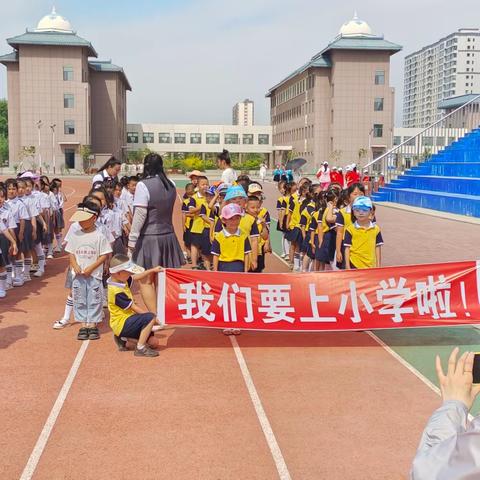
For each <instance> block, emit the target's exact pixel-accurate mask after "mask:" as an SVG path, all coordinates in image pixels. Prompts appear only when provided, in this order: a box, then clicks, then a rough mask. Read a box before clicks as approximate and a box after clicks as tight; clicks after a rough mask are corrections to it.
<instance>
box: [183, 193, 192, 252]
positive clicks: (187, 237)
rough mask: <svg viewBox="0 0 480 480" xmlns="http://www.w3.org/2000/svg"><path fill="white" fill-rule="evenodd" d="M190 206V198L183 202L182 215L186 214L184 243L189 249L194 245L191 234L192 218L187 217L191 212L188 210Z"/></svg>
mask: <svg viewBox="0 0 480 480" xmlns="http://www.w3.org/2000/svg"><path fill="white" fill-rule="evenodd" d="M189 204H190V197H187V198H185V199H184V200H183V202H182V214H184V222H183V227H184V228H183V243H184V244H185V246H186V247H187V248H190V247H191V245H192V232H191V227H192V218H191V217H187V216H186V214H187V213H188V211H189V208H188V206H189Z"/></svg>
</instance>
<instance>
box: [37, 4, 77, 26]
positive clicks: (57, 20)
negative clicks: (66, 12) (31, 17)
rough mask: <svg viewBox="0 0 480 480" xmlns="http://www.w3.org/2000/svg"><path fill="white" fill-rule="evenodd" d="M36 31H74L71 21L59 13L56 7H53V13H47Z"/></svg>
mask: <svg viewBox="0 0 480 480" xmlns="http://www.w3.org/2000/svg"><path fill="white" fill-rule="evenodd" d="M35 31H36V32H73V28H72V25H71V24H70V22H69V21H68V20H67V19H65V18H63V17H62V16H61V15H58V14H57V12H56V11H55V7H53V8H52V13H49V14H48V15H45V16H44V17H43V18H42V19H41V20H40V21H39V22H38V25H37V28H36V30H35Z"/></svg>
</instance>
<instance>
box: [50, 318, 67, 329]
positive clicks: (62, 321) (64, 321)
mask: <svg viewBox="0 0 480 480" xmlns="http://www.w3.org/2000/svg"><path fill="white" fill-rule="evenodd" d="M69 323H70V319H69V318H61V319H60V320H57V321H56V322H55V323H54V324H53V328H54V329H55V330H61V329H62V328H65V327H66V326H67V325H68V324H69Z"/></svg>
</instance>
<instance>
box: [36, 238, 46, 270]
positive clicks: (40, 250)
mask: <svg viewBox="0 0 480 480" xmlns="http://www.w3.org/2000/svg"><path fill="white" fill-rule="evenodd" d="M35 253H36V254H37V259H38V260H37V261H38V268H39V269H40V270H41V271H42V272H43V271H45V253H44V252H43V247H42V244H41V243H38V244H37V245H35Z"/></svg>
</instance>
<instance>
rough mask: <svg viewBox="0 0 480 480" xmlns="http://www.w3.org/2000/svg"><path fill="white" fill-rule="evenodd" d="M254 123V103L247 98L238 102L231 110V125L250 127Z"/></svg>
mask: <svg viewBox="0 0 480 480" xmlns="http://www.w3.org/2000/svg"><path fill="white" fill-rule="evenodd" d="M254 124H255V105H254V103H253V101H252V100H249V99H248V98H247V99H245V100H244V101H243V102H238V103H236V104H235V105H234V107H233V110H232V125H242V126H244V127H252V126H253V125H254Z"/></svg>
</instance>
